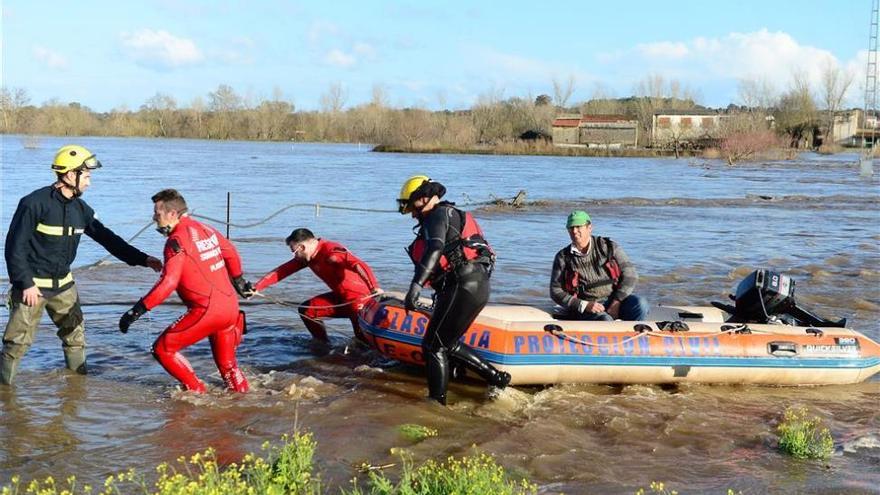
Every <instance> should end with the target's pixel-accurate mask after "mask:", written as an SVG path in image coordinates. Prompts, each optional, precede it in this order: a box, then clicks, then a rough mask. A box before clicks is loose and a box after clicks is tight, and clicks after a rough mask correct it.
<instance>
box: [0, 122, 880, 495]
mask: <svg viewBox="0 0 880 495" xmlns="http://www.w3.org/2000/svg"><path fill="white" fill-rule="evenodd" d="M77 142H79V143H80V144H83V145H85V146H87V147H89V148H90V149H92V151H94V152H96V153H97V154H98V155H99V158H100V159H101V161H102V162H103V164H104V168H102V169H101V170H99V171H97V172H95V173H94V175H93V187H92V189H90V190H89V191H88V192H87V193H86V196H85V199H86V200H87V201H88V202H89V204H90V205H91V206H92V207H94V208H95V210H96V211H97V212H98V214H99V215H100V217H101V219H102V221H104V223H105V224H107V225H108V226H109V227H111V228H112V229H114V230H115V231H116V232H117V233H118V234H120V235H121V236H123V237H130V236H132V235H134V234H135V233H136V232H138V230H140V229H141V228H142V227H144V226H145V225H146V224H147V223H148V222H149V220H150V217H151V214H152V203H151V202H150V199H149V198H150V196H151V195H152V194H153V193H155V192H156V191H158V190H159V189H162V188H166V187H175V188H178V189H179V190H180V191H181V192H182V193H183V194H184V195H185V196H186V198H187V200H188V202H189V204H190V207H191V209H192V210H193V211H194V212H195V213H196V214H200V215H205V216H208V217H212V218H217V219H221V218H225V216H226V198H227V192H231V198H232V210H231V211H232V221H233V222H234V223H237V224H251V223H257V222H259V221H261V220H263V219H265V218H266V217H268V216H270V215H271V214H272V213H274V212H276V211H277V210H279V209H281V208H283V207H285V206H287V205H291V204H302V205H306V206H302V207H293V208H290V209H288V210H286V211H284V212H283V213H281V214H280V215H278V216H276V217H274V218H272V219H271V220H269V221H267V222H264V223H261V224H260V225H257V226H254V227H251V228H236V227H233V228H232V229H231V238H232V240H233V241H234V242H235V243H236V244H237V246H238V248H239V251H240V252H241V254H242V257H243V260H244V266H245V272H246V274H247V275H248V277H249V278H252V279H256V278H259V277H260V276H261V275H262V274H264V273H265V272H267V271H268V270H270V269H272V268H274V267H275V266H277V265H278V264H280V263H282V262H284V261H286V260H287V259H289V255H290V253H289V250H288V249H287V247H286V246H285V245H284V243H283V239H284V237H285V236H286V235H287V234H289V233H290V231H291V230H292V229H294V228H296V227H308V228H310V229H312V230H313V231H314V232H315V233H316V234H317V235H319V236H323V237H326V238H328V239H332V240H335V241H339V242H341V243H343V244H345V245H347V246H348V247H349V248H351V249H352V250H353V251H354V252H355V253H356V254H358V255H359V256H360V257H361V258H363V259H364V260H365V261H367V262H368V263H369V264H371V266H372V267H373V269H374V270H375V272H376V275H377V277H378V279H379V281H380V283H381V284H382V286H383V287H384V288H385V289H386V290H394V291H402V290H405V289H406V287H407V286H408V283H409V280H410V277H411V274H412V268H411V265H410V264H409V262H408V260H407V258H406V255H405V253H404V251H403V248H404V247H405V246H406V245H407V244H408V243H409V242H410V240H411V237H412V235H413V234H412V226H413V222H412V219H410V218H409V217H404V216H401V215H398V214H397V213H386V212H382V211H373V212H363V211H345V210H334V209H328V208H320V209H316V208H315V207H314V206H313V205H314V204H315V203H321V204H323V205H338V206H351V207H358V208H365V209H375V210H393V209H395V207H396V205H395V203H394V199H395V198H396V195H397V193H398V190H399V187H400V184H401V183H402V182H403V180H405V179H406V178H407V177H408V176H410V175H413V174H415V173H426V174H427V175H429V176H430V177H432V178H433V179H435V180H438V181H441V182H443V183H444V184H445V185H446V186H447V187H448V190H449V193H448V196H447V198H448V199H450V200H452V201H456V202H458V203H460V204H468V203H482V202H485V201H488V200H491V199H493V198H511V197H513V196H514V195H515V194H516V193H517V192H518V191H519V190H521V189H525V190H527V192H528V200H529V201H530V203H529V204H528V205H527V206H526V207H525V208H521V209H515V210H514V209H509V208H497V207H492V206H476V207H474V208H472V209H474V211H475V213H476V216H477V218H478V219H479V221H480V223H481V225H482V226H483V229H484V231H485V233H486V236H487V238H488V239H489V240H490V241H491V242H492V244H493V246H494V247H495V249H496V251H497V252H498V265H497V268H496V272H495V274H494V275H493V294H492V301H494V302H505V303H520V304H533V305H540V306H548V305H549V297H548V290H547V287H548V283H549V276H550V268H551V263H552V260H553V255H554V254H555V253H556V251H557V250H559V249H560V248H561V247H563V246H565V245H566V244H567V243H568V242H569V241H568V235H567V232H566V230H565V226H564V222H565V216H566V215H567V213H568V211H570V210H571V209H572V208H574V207H578V208H584V209H587V210H588V211H589V212H590V214H591V215H592V217H593V221H594V231H595V233H596V234H598V235H604V236H610V237H612V238H614V239H615V240H617V241H619V242H620V243H621V244H622V245H623V246H624V247H625V249H626V251H627V253H628V254H629V255H630V257H631V258H632V259H633V260H634V261H635V263H636V264H637V266H638V270H639V274H640V282H639V286H638V288H637V292H639V293H640V294H643V295H645V296H646V297H647V298H648V299H649V300H650V302H651V303H652V304H659V303H666V304H698V305H704V304H708V302H709V301H711V300H719V301H720V300H724V299H725V298H726V294H728V293H729V292H730V291H731V290H732V289H733V287H734V285H735V284H736V283H737V282H738V281H739V280H740V279H741V278H742V277H744V276H745V275H747V274H748V273H749V272H750V271H751V270H752V269H756V268H771V269H774V270H777V271H782V272H785V273H788V274H790V275H792V276H793V277H794V278H795V280H796V282H797V295H798V300H799V301H800V302H801V303H803V304H804V305H805V306H807V307H809V308H812V309H813V310H815V311H816V312H817V313H819V314H821V315H825V316H829V317H847V318H849V319H850V322H851V325H852V327H853V328H855V329H857V330H859V331H862V332H864V333H866V334H867V335H868V336H870V337H872V338H874V339H875V340H878V339H880V176H878V175H877V174H876V173H875V175H874V177H873V178H870V179H865V178H860V177H859V175H858V168H857V164H856V161H857V157H856V156H855V155H836V156H832V157H819V156H813V155H805V156H803V157H802V158H801V159H799V160H797V161H793V162H779V163H756V164H749V165H742V166H737V167H734V168H731V167H728V166H727V165H725V164H724V163H722V162H721V161H709V160H699V159H689V160H672V159H642V158H629V159H602V158H564V157H527V156H517V157H502V156H457V155H436V156H435V155H421V154H420V155H406V154H379V153H370V152H369V150H368V148H367V147H365V146H364V147H361V146H356V145H310V144H299V143H298V144H290V143H252V142H205V141H189V140H147V139H99V138H87V139H81V140H78V141H77ZM62 144H66V140H61V139H56V138H45V139H44V140H43V142H42V146H41V148H40V149H36V150H34V149H24V148H23V146H22V144H21V142H20V140H19V138H18V137H12V136H4V137H3V139H2V145H3V147H2V176H0V178H2V200H0V204H2V211H0V226H2V227H0V228H2V229H3V232H4V238H5V235H6V232H5V230H6V228H7V226H8V225H9V220H10V218H11V216H12V213H13V212H14V209H15V205H16V204H17V202H18V199H19V198H20V197H21V196H23V195H25V194H27V193H29V192H30V191H32V190H33V189H36V188H37V187H40V186H43V185H46V184H49V183H50V182H51V180H52V176H51V173H50V171H49V163H50V161H51V159H52V155H53V153H54V151H55V149H57V147H58V146H60V145H62ZM309 205H311V206H309ZM316 213H317V216H316ZM218 227H220V226H219V225H218ZM133 244H135V245H136V246H138V247H139V248H141V249H142V250H144V251H146V252H149V253H151V254H153V255H156V256H159V255H160V254H161V247H162V244H163V238H162V237H160V236H159V234H157V233H155V232H154V231H152V229H148V230H147V231H146V232H144V233H143V234H142V235H140V236H139V237H137V238H136V239H135V240H134V241H133ZM105 255H106V253H105V252H103V251H102V250H101V249H100V247H99V246H98V245H97V244H96V243H94V242H92V241H91V240H84V241H83V243H82V244H81V246H80V252H79V257H78V259H77V262H76V263H75V266H80V267H86V266H87V265H90V264H92V263H94V262H96V261H98V260H99V259H101V258H102V257H104V256H105ZM0 273H2V274H3V275H4V276H5V273H6V270H5V264H4V265H3V267H2V270H0ZM74 275H75V277H76V280H77V284H78V287H79V291H80V296H81V298H82V301H83V303H84V305H85V308H84V310H85V314H86V323H87V339H88V344H89V359H90V362H89V364H90V371H91V373H90V375H88V376H87V377H81V376H75V375H70V374H68V373H66V372H64V371H63V358H62V354H61V352H60V345H59V341H58V339H57V338H56V337H55V335H54V330H53V327H52V325H51V323H50V322H49V320H48V318H45V319H44V320H45V321H44V323H43V326H42V327H41V330H40V332H39V333H38V336H37V341H36V342H35V344H34V346H33V347H32V349H31V350H30V352H29V353H28V355H27V356H26V358H25V360H24V363H23V365H22V370H21V373H20V375H19V377H18V379H17V385H16V387H15V388H14V389H9V388H0V438H2V439H3V441H2V442H0V484H3V483H6V482H8V480H9V479H10V477H11V476H12V475H13V474H21V475H22V476H23V477H26V478H30V477H38V476H40V477H42V476H45V475H50V474H51V475H54V476H55V477H56V478H58V477H61V478H63V477H65V476H66V475H68V474H77V476H78V478H80V479H84V480H88V481H92V482H98V483H100V482H102V481H103V478H104V477H105V476H107V475H109V474H111V473H114V472H117V471H120V470H123V469H126V468H129V467H133V468H135V469H138V470H140V471H142V472H148V471H149V470H150V469H151V468H152V467H153V466H155V465H156V464H157V463H159V462H162V461H173V460H174V459H176V458H177V457H178V456H180V455H186V454H191V453H194V452H197V451H200V450H203V449H204V448H206V447H208V446H213V447H215V448H216V449H217V451H218V454H219V456H220V458H221V460H225V461H234V460H237V459H238V458H240V457H241V456H242V455H244V454H245V453H247V452H249V451H256V450H259V448H260V445H261V444H262V443H263V442H265V441H267V440H276V439H278V438H279V437H280V436H281V435H282V434H284V433H287V432H290V431H291V430H292V429H293V428H294V426H295V425H298V426H299V427H301V428H305V429H307V430H310V431H313V432H314V433H315V438H316V440H317V442H318V453H317V460H318V467H319V469H320V470H321V472H322V476H323V478H324V479H325V480H326V481H327V483H328V484H329V485H330V486H331V487H332V486H338V485H345V484H346V483H348V480H349V479H350V478H352V477H353V476H354V475H355V468H354V467H353V466H355V465H358V464H360V463H361V462H363V461H369V462H372V463H374V464H380V463H387V462H395V460H396V459H395V457H394V456H393V455H392V454H391V453H390V449H391V448H392V447H401V446H406V447H409V448H411V450H412V451H413V452H414V454H415V456H416V460H421V459H425V458H430V457H438V456H446V455H461V454H466V453H469V452H471V448H472V446H476V447H477V448H478V449H481V450H483V451H486V452H489V453H492V454H494V455H495V456H496V457H497V459H498V461H499V462H500V463H501V464H502V465H504V466H505V467H506V468H508V469H510V470H512V471H513V472H514V473H517V474H522V475H526V476H528V477H529V478H531V479H532V480H533V481H534V482H536V483H538V484H539V486H540V487H541V490H542V492H546V493H557V492H565V493H572V494H573V493H632V492H633V491H634V490H635V489H636V488H638V487H640V486H647V485H648V484H649V483H650V482H651V481H654V480H658V481H664V482H666V483H667V485H668V486H671V487H672V488H675V489H678V490H679V491H680V492H682V493H726V489H727V488H733V489H735V490H742V492H743V493H880V407H878V406H880V380H878V378H877V377H874V379H872V380H871V381H868V382H866V383H862V384H858V385H850V386H840V387H800V388H780V387H736V386H682V387H656V386H627V387H613V386H591V385H563V386H553V387H546V388H542V387H528V388H526V387H523V388H516V389H508V390H507V391H505V392H504V393H503V394H502V395H501V396H500V397H498V398H489V397H487V396H486V393H485V387H484V386H483V385H482V384H481V383H477V382H463V383H453V384H452V386H451V390H450V394H451V397H450V402H451V404H452V405H451V407H449V408H447V409H443V408H440V407H438V406H436V405H433V404H431V403H429V402H427V401H425V400H424V397H425V395H426V386H425V380H424V376H423V374H422V372H421V370H419V369H415V368H409V367H403V366H397V365H395V364H394V363H392V362H388V361H387V360H385V359H382V358H381V357H380V356H378V355H376V354H374V353H372V352H368V351H365V350H362V349H357V348H354V347H352V346H350V345H349V344H350V338H351V330H350V326H349V325H348V323H347V321H343V320H337V321H334V322H333V323H331V325H330V327H331V331H332V334H331V338H332V346H331V348H329V349H328V348H321V347H318V346H315V345H314V344H312V343H311V342H310V338H309V336H308V333H307V332H306V330H305V328H304V327H303V325H302V323H301V322H300V321H299V318H298V317H297V316H296V314H295V309H293V308H291V307H285V306H280V305H277V304H272V303H269V302H266V301H265V300H256V301H248V302H246V303H245V304H244V309H245V310H247V312H248V319H249V323H250V332H249V334H248V335H247V336H246V338H245V341H244V342H243V344H242V346H241V347H240V349H239V361H240V363H241V364H242V365H243V369H244V372H245V373H246V375H247V376H248V378H249V379H250V380H251V385H252V387H253V391H252V393H251V394H249V395H247V396H230V395H227V394H224V393H223V392H222V391H221V390H220V387H221V380H220V378H219V377H218V376H217V373H216V371H215V368H214V365H213V362H212V360H211V356H210V352H209V349H208V346H207V345H206V343H200V344H197V345H196V346H194V347H192V348H191V349H189V350H188V351H187V352H186V354H187V356H188V358H189V359H190V360H191V362H192V363H193V366H194V367H195V369H196V371H197V372H199V373H200V375H201V376H202V378H203V379H204V380H205V381H206V382H208V384H209V386H210V387H211V389H212V390H211V393H210V394H208V395H206V396H201V397H194V396H191V395H188V394H182V393H180V392H179V391H177V390H176V385H175V383H174V382H173V380H172V379H171V378H170V377H169V376H167V375H166V374H165V373H164V371H163V370H162V369H161V368H160V367H159V365H158V364H157V363H156V362H155V361H154V360H153V358H152V357H151V356H150V352H149V348H150V344H151V343H152V342H153V340H154V339H155V337H156V336H157V335H158V334H159V332H161V331H162V329H163V328H165V326H167V325H168V324H170V323H171V322H172V321H173V320H174V319H175V318H176V317H177V316H178V315H179V314H180V313H181V312H182V310H183V308H182V306H180V305H179V304H176V303H175V301H176V299H172V300H171V301H169V302H168V303H166V304H165V305H162V306H160V307H159V308H157V309H156V310H154V311H152V312H151V313H149V314H148V316H146V317H144V318H142V319H141V321H139V322H137V323H136V324H135V325H134V326H133V327H132V329H131V330H130V331H129V333H128V334H127V335H123V334H120V333H119V331H118V329H117V321H118V319H119V316H120V314H121V313H122V312H124V311H125V310H126V309H128V308H129V307H130V305H131V304H133V303H134V302H135V301H136V300H137V299H138V298H139V297H140V296H141V295H143V294H144V293H145V292H146V291H147V290H148V289H149V288H150V287H151V286H152V284H153V283H154V282H155V274H153V273H152V272H151V271H149V270H147V269H145V268H137V267H135V268H131V267H127V266H125V265H123V264H120V263H118V262H116V261H115V260H113V262H112V263H110V264H105V265H101V266H97V267H88V268H84V269H80V270H75V272H74ZM324 290H325V288H324V287H323V286H322V284H321V283H320V281H319V280H317V279H316V278H315V277H314V276H313V275H312V274H311V273H310V272H301V273H299V274H297V275H295V276H294V277H292V278H290V279H288V280H286V281H284V282H282V283H281V284H279V285H277V286H275V287H273V288H271V289H269V291H268V293H269V294H270V295H272V296H273V297H275V298H278V299H281V300H286V301H302V300H304V299H306V298H308V297H310V296H312V295H314V294H317V293H318V292H323V291H324ZM7 317H8V312H7V311H6V309H5V308H3V309H0V323H2V324H3V325H5V323H6V321H7ZM797 405H806V406H808V407H810V409H811V410H812V411H814V412H815V413H816V414H817V415H819V416H820V417H822V418H823V419H825V421H826V422H827V423H828V425H829V426H830V428H831V431H832V434H833V435H834V438H835V449H836V450H835V454H834V456H833V457H832V458H831V459H830V460H828V461H827V462H803V461H797V460H793V459H791V458H788V457H786V456H784V455H781V454H780V453H779V452H778V451H777V450H776V447H775V434H774V431H775V426H776V424H777V423H778V421H779V419H780V417H781V415H782V412H783V411H784V409H785V408H786V407H788V406H797ZM402 423H418V424H422V425H425V426H430V427H433V428H437V429H438V430H439V432H440V434H439V435H438V436H437V437H434V438H430V439H428V440H426V441H424V442H421V443H419V444H416V445H413V446H410V445H408V444H407V442H406V440H405V439H403V438H402V437H401V436H400V435H399V433H398V431H397V426H398V425H400V424H402Z"/></svg>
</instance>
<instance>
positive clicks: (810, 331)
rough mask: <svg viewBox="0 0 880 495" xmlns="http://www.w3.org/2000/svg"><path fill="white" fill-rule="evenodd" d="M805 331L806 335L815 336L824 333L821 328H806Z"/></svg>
mask: <svg viewBox="0 0 880 495" xmlns="http://www.w3.org/2000/svg"><path fill="white" fill-rule="evenodd" d="M806 332H807V335H815V336H816V337H821V336H823V335H825V332H823V331H822V330H819V329H818V328H808V329H807V330H806Z"/></svg>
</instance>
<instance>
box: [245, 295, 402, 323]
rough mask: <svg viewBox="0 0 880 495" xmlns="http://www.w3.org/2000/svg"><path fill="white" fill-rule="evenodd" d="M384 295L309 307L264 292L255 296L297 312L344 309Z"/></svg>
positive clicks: (304, 316)
mask: <svg viewBox="0 0 880 495" xmlns="http://www.w3.org/2000/svg"><path fill="white" fill-rule="evenodd" d="M384 294H385V293H384V292H377V293H375V294H367V295H366V296H361V297H359V298H357V299H354V300H351V301H349V302H345V303H340V304H329V305H307V304H305V302H294V301H284V300H281V299H277V298H275V297H272V296H269V295H266V294H263V293H262V292H254V295H255V296H259V297H262V298H263V299H266V300H267V301H269V302H270V303H274V304H277V305H279V306H286V307H291V308H296V309H297V310H299V309H300V308H307V309H332V308H342V307H345V306H350V305H352V304H354V303H359V302H361V301H366V300H368V299H374V298H378V297H382V296H383V295H384ZM300 316H302V317H303V318H306V319H309V320H311V321H316V322H320V321H321V320H320V319H319V318H312V317H311V316H307V315H304V314H303V313H300Z"/></svg>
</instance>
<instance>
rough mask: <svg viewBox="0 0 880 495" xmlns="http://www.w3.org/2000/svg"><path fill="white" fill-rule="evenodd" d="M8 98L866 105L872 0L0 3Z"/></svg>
mask: <svg viewBox="0 0 880 495" xmlns="http://www.w3.org/2000/svg"><path fill="white" fill-rule="evenodd" d="M0 8H2V16H0V21H2V26H0V41H2V66H0V72H2V84H3V86H5V87H7V88H24V89H25V90H26V91H27V93H28V94H29V96H30V98H31V103H33V104H38V105H39V104H42V103H44V102H45V101H47V100H50V99H52V98H57V99H59V100H60V101H62V102H73V101H75V102H79V103H80V104H82V105H86V106H88V107H90V108H92V109H94V110H97V111H102V112H103V111H110V110H112V109H114V108H117V109H118V108H127V109H131V110H136V109H138V108H139V107H140V106H141V105H142V104H143V103H144V102H145V101H146V100H147V99H149V98H150V97H152V96H153V95H155V94H157V93H163V94H167V95H170V96H172V97H174V98H175V100H176V101H177V102H178V105H179V106H189V104H190V103H191V102H192V101H193V99H194V98H196V97H201V98H203V99H207V94H208V93H210V92H212V91H215V90H216V89H217V87H218V86H219V85H221V84H226V85H229V86H231V87H232V88H233V89H234V90H235V91H236V92H237V93H238V94H240V95H242V96H245V97H247V98H249V99H251V100H252V101H259V100H261V99H269V98H271V97H273V95H281V97H282V98H283V99H284V100H287V101H290V102H292V103H294V104H295V106H296V108H297V109H298V110H314V109H318V108H320V106H321V103H320V102H321V96H322V95H323V94H326V93H327V92H328V90H329V88H331V87H333V86H334V85H338V87H341V88H342V90H343V92H344V95H345V104H346V107H351V106H354V105H359V104H362V103H366V102H368V101H370V99H371V97H372V94H373V89H374V88H376V87H378V88H382V89H383V90H384V93H385V94H386V95H387V101H388V103H389V104H390V105H392V106H396V107H408V106H412V107H415V106H418V107H424V108H429V109H442V108H450V109H458V108H468V107H470V106H472V105H473V104H474V103H475V102H476V101H478V99H480V98H481V97H486V96H489V95H492V96H501V97H504V98H508V97H514V96H517V97H532V98H534V97H535V96H537V95H540V94H548V95H551V96H552V95H553V94H554V93H553V81H554V80H555V81H557V82H559V83H563V84H564V83H566V82H568V81H573V86H572V87H573V94H572V96H571V100H570V102H578V101H583V100H587V99H589V98H590V97H591V96H593V95H596V94H604V95H608V96H614V97H624V96H629V95H632V94H633V91H634V88H635V87H636V86H637V84H638V83H639V81H642V80H644V79H645V78H646V77H649V76H652V75H659V76H661V77H662V78H663V79H664V80H666V81H672V80H676V81H678V82H679V83H681V85H683V86H684V87H687V88H689V89H691V90H693V91H694V92H695V93H696V94H697V96H698V102H699V103H702V104H704V105H707V106H712V107H719V106H726V105H727V104H728V103H741V101H739V98H738V95H737V86H738V82H739V81H740V80H742V79H763V80H766V81H768V82H769V83H770V84H772V86H773V87H775V88H776V89H777V90H779V91H781V90H784V89H785V88H786V87H787V86H788V85H789V84H790V81H791V78H792V74H793V73H795V72H797V73H800V74H803V75H805V76H806V77H808V78H809V80H810V81H811V82H812V83H813V87H814V89H815V90H816V91H817V92H818V90H819V88H820V80H821V74H822V71H823V68H825V67H838V68H840V69H841V70H844V71H849V72H850V73H851V74H853V78H854V80H853V83H852V85H851V88H850V91H849V94H848V98H847V102H848V104H849V105H850V106H859V107H860V106H862V100H863V99H864V96H863V93H864V85H865V66H866V61H867V46H868V33H869V19H870V11H871V0H828V1H826V0H797V1H789V0H760V1H759V0H737V1H723V0H716V1H707V0H699V1H695V0H693V1H692V0H665V1H657V0H650V1H642V0H617V1H607V0H606V1H592V0H579V1H568V0H557V1H554V2H535V1H510V0H508V1H504V2H498V1H484V2H466V1H457V0H447V1H443V2H434V1H429V0H423V1H414V2H405V1H379V0H374V1H299V2H297V1H280V0H249V1H233V0H215V1H208V0H140V1H137V0H134V1H119V0H112V1H104V0H92V1H90V0H80V1H77V2H71V1H41V0H2V6H0Z"/></svg>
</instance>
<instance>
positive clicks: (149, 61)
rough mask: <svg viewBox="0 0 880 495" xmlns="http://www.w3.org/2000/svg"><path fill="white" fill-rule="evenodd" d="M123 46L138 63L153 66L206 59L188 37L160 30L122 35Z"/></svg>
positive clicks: (171, 65) (184, 64)
mask: <svg viewBox="0 0 880 495" xmlns="http://www.w3.org/2000/svg"><path fill="white" fill-rule="evenodd" d="M120 38H121V39H122V48H123V50H124V51H125V53H127V54H128V56H129V57H131V58H132V59H133V60H134V61H135V62H137V63H138V64H141V65H144V66H147V67H152V68H163V69H169V68H176V67H183V66H186V65H193V64H197V63H199V62H201V61H202V60H204V55H202V52H201V50H199V48H198V47H197V46H196V44H195V43H194V42H193V41H192V40H190V39H187V38H180V37H177V36H174V35H173V34H171V33H169V32H167V31H163V30H159V31H154V30H152V29H141V30H140V31H137V32H135V33H127V32H124V33H122V34H121V35H120Z"/></svg>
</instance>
